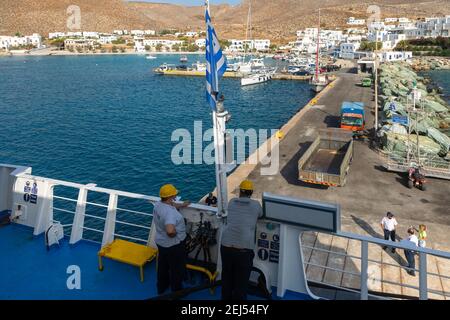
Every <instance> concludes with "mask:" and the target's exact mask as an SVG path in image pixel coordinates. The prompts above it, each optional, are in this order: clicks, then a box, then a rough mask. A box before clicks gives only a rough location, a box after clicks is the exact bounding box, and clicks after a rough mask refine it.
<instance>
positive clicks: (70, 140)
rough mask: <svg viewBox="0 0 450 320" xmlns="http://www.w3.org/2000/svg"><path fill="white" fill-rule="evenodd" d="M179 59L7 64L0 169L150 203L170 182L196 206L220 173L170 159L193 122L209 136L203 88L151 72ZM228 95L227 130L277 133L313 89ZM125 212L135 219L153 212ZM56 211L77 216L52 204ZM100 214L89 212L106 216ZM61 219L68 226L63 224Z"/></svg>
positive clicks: (259, 88) (288, 87) (292, 85)
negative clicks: (175, 135) (25, 169)
mask: <svg viewBox="0 0 450 320" xmlns="http://www.w3.org/2000/svg"><path fill="white" fill-rule="evenodd" d="M178 60H179V56H177V55H158V58H157V59H156V60H147V59H145V57H144V56H137V55H120V56H119V55H118V56H114V55H107V56H58V57H5V58H0V123H1V124H2V130H0V163H9V164H17V165H24V166H31V167H33V173H34V174H36V175H41V176H45V177H50V178H54V179H61V180H68V181H72V182H78V183H96V184H97V185H98V186H100V187H105V188H111V189H118V190H124V191H128V192H135V193H142V194H146V195H158V191H159V188H160V186H161V185H163V184H166V183H173V184H174V185H175V186H176V187H177V188H178V189H179V190H180V196H181V197H182V199H189V200H191V201H198V200H199V199H200V198H201V197H202V196H203V195H204V194H206V193H207V192H209V191H211V190H213V189H214V187H215V171H214V166H213V165H206V164H201V165H195V164H192V165H175V164H174V163H173V162H172V160H171V152H172V148H173V147H174V146H175V145H176V144H177V143H178V142H173V141H171V136H172V132H173V131H174V130H176V129H180V128H184V129H187V130H189V131H190V132H193V125H194V121H202V123H203V130H206V129H208V128H210V127H211V126H212V125H211V113H210V109H209V107H208V105H207V104H206V99H205V79H204V78H200V77H198V78H196V77H168V76H160V75H155V74H154V73H153V72H152V69H153V68H155V67H157V66H158V65H160V64H162V63H164V62H167V63H176V64H178ZM196 60H200V61H203V60H204V59H203V56H189V63H193V62H195V61H196ZM221 88H222V91H223V93H224V95H225V99H226V100H225V107H226V109H227V110H229V111H230V112H231V114H232V120H231V122H230V123H229V125H228V126H229V127H230V128H242V129H245V130H246V129H248V128H254V129H277V128H279V127H281V126H282V125H283V124H284V123H286V122H287V120H288V119H289V118H291V117H292V116H293V115H294V114H295V113H296V112H297V111H298V110H299V109H300V108H301V107H302V106H304V105H305V104H306V103H307V102H308V101H309V100H310V99H311V98H312V94H311V92H310V91H309V88H308V84H307V83H306V82H298V81H272V82H270V83H266V84H260V85H255V86H251V87H244V88H242V87H241V86H240V81H239V80H238V79H223V80H222V81H221ZM58 188H59V187H57V188H55V194H59V195H61V194H62V195H69V194H70V196H71V197H75V198H76V190H72V191H60V190H59V189H58ZM90 200H91V201H93V202H95V201H94V200H96V201H97V202H98V203H101V204H103V205H105V204H107V201H108V199H107V198H106V197H103V198H102V197H100V196H99V197H97V198H90ZM120 201H121V199H119V202H120ZM124 203H126V205H127V208H128V209H131V210H142V211H146V212H148V211H150V210H151V208H147V207H146V206H145V205H144V204H142V203H133V202H130V201H129V202H126V201H125V202H124ZM123 205H124V206H125V204H123ZM58 206H60V207H62V208H71V209H70V210H73V208H74V207H73V206H71V204H70V203H69V204H68V203H64V204H57V203H56V202H55V207H58ZM101 209H102V210H103V211H102V212H103V213H98V208H97V207H95V208H93V209H92V211H89V210H88V211H89V212H92V214H95V215H96V214H99V215H100V216H104V211H105V210H104V208H101ZM61 214H64V213H61ZM59 219H60V220H63V221H65V222H69V223H70V221H71V220H70V218H68V217H67V216H66V215H63V216H62V217H61V216H60V217H59ZM130 221H133V219H131V220H130ZM100 227H101V225H100Z"/></svg>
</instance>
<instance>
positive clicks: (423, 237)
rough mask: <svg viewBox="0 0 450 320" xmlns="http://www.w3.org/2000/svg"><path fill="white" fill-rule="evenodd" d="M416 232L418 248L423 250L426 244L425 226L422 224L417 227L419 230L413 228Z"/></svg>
mask: <svg viewBox="0 0 450 320" xmlns="http://www.w3.org/2000/svg"><path fill="white" fill-rule="evenodd" d="M414 230H416V232H417V235H418V238H419V247H421V248H425V246H426V244H427V242H426V240H427V226H426V225H424V224H420V225H419V230H417V229H416V228H414Z"/></svg>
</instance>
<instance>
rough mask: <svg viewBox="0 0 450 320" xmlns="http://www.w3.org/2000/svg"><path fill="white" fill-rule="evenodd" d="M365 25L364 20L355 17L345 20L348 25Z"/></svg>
mask: <svg viewBox="0 0 450 320" xmlns="http://www.w3.org/2000/svg"><path fill="white" fill-rule="evenodd" d="M365 23H366V20H365V19H355V17H350V18H348V19H347V24H348V25H353V26H361V25H364V24H365Z"/></svg>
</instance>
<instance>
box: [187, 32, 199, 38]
mask: <svg viewBox="0 0 450 320" xmlns="http://www.w3.org/2000/svg"><path fill="white" fill-rule="evenodd" d="M197 36H198V33H197V32H195V31H189V32H186V37H189V38H194V37H197Z"/></svg>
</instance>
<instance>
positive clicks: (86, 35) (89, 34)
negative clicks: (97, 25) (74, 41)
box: [83, 31, 100, 39]
mask: <svg viewBox="0 0 450 320" xmlns="http://www.w3.org/2000/svg"><path fill="white" fill-rule="evenodd" d="M83 37H84V38H91V39H98V38H100V34H99V33H98V32H95V31H84V32H83Z"/></svg>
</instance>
